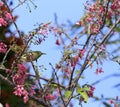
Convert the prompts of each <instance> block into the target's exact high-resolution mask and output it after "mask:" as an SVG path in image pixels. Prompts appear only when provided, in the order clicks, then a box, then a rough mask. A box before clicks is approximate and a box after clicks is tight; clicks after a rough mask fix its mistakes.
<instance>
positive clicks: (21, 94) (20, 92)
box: [13, 85, 29, 103]
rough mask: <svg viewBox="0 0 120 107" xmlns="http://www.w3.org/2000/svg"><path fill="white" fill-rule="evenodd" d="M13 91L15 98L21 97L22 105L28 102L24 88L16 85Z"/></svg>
mask: <svg viewBox="0 0 120 107" xmlns="http://www.w3.org/2000/svg"><path fill="white" fill-rule="evenodd" d="M14 89H15V91H14V92H13V93H14V94H15V95H16V96H19V97H23V101H24V103H26V102H27V101H28V100H29V97H28V92H27V91H26V90H25V88H24V87H23V86H22V85H17V86H16V87H15V88H14Z"/></svg>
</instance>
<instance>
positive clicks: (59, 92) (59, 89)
mask: <svg viewBox="0 0 120 107" xmlns="http://www.w3.org/2000/svg"><path fill="white" fill-rule="evenodd" d="M49 64H50V65H51V67H52V69H53V71H54V73H55V76H56V79H57V83H58V84H60V83H59V79H58V76H57V73H56V71H55V69H54V67H53V66H52V64H51V63H49ZM58 90H59V93H60V96H61V100H62V102H63V105H64V107H66V104H65V101H64V99H63V96H62V92H61V89H60V87H59V86H58Z"/></svg>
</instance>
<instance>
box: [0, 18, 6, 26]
mask: <svg viewBox="0 0 120 107" xmlns="http://www.w3.org/2000/svg"><path fill="white" fill-rule="evenodd" d="M0 26H7V22H6V21H5V20H4V19H3V18H0Z"/></svg>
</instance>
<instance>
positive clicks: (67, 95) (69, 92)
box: [65, 91, 72, 99]
mask: <svg viewBox="0 0 120 107" xmlns="http://www.w3.org/2000/svg"><path fill="white" fill-rule="evenodd" d="M71 94H72V91H65V98H66V99H68V98H69V97H70V96H71Z"/></svg>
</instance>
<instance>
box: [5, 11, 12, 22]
mask: <svg viewBox="0 0 120 107" xmlns="http://www.w3.org/2000/svg"><path fill="white" fill-rule="evenodd" d="M5 17H6V18H7V19H9V20H12V16H11V14H10V13H8V12H7V13H6V14H5Z"/></svg>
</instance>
